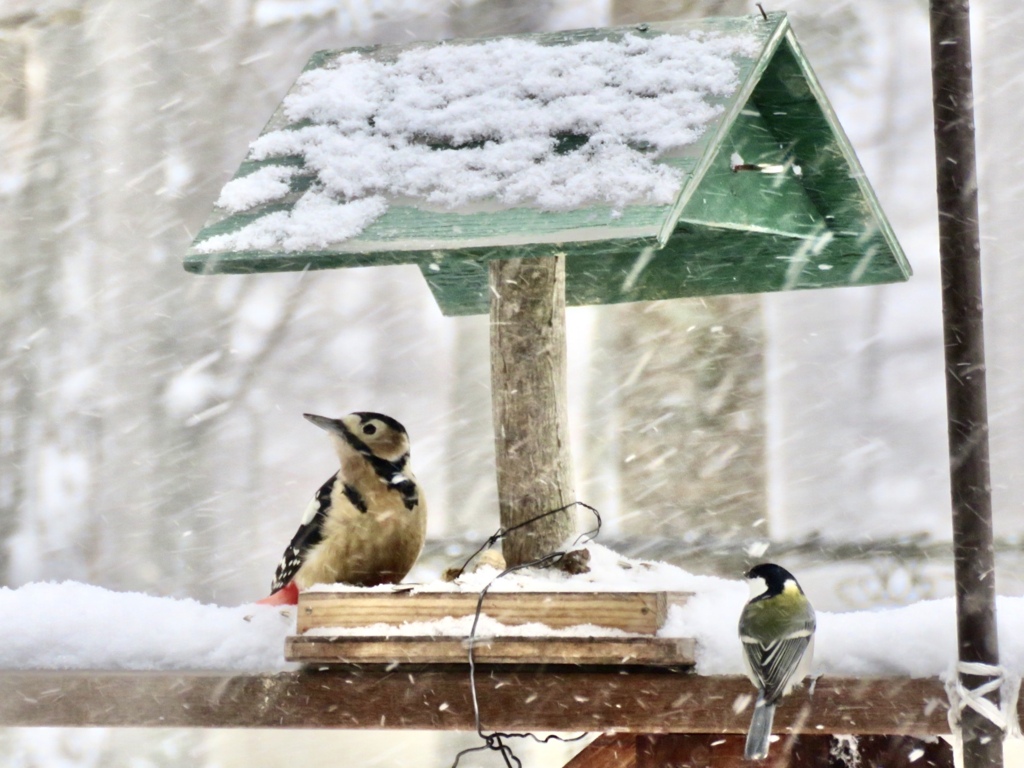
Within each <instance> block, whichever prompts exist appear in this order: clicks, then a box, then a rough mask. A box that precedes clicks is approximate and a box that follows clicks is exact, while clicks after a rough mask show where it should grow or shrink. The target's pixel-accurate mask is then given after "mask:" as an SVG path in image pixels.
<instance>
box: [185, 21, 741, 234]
mask: <svg viewBox="0 0 1024 768" xmlns="http://www.w3.org/2000/svg"><path fill="white" fill-rule="evenodd" d="M759 46H760V44H759V43H758V41H757V40H756V39H755V38H754V37H753V36H751V35H741V36H725V35H718V34H712V33H699V32H692V33H689V34H685V35H674V34H663V35H647V36H641V35H636V34H626V35H625V36H623V37H622V38H621V39H618V40H589V41H584V42H577V43H575V44H573V45H564V46H563V45H542V44H540V43H538V42H535V41H532V40H524V39H517V38H504V39H495V40H489V41H484V42H477V43H473V44H439V45H435V46H429V47H414V48H410V49H406V50H403V51H402V52H400V53H398V54H397V55H396V56H393V57H391V58H386V57H385V56H384V55H377V54H373V53H361V52H343V53H341V54H340V55H338V56H337V57H336V58H335V59H334V60H333V61H331V62H330V63H329V64H328V65H327V66H324V67H322V68H315V69H309V70H307V71H306V72H304V73H303V74H302V75H301V76H300V77H299V79H298V81H297V82H296V84H295V87H294V88H293V89H292V91H291V92H290V93H289V95H288V96H287V97H286V98H285V100H284V103H283V105H282V109H283V117H284V118H285V119H286V120H287V122H288V123H289V125H287V126H286V127H284V128H281V129H279V130H272V131H269V132H267V133H265V134H263V135H262V136H261V137H260V138H258V139H257V140H256V141H255V142H253V143H252V144H251V145H250V150H249V160H252V161H258V162H259V161H273V160H274V159H275V158H295V157H301V158H302V162H303V166H304V168H300V167H299V166H296V165H294V164H293V163H294V159H292V160H289V161H283V162H282V163H281V164H274V163H273V162H271V164H269V165H265V166H263V167H260V168H258V169H257V170H255V171H253V172H251V173H249V174H248V175H246V176H242V177H239V178H235V179H234V180H232V181H230V182H228V184H227V185H225V187H224V189H223V190H222V192H221V195H220V198H219V199H218V201H217V206H218V207H219V208H220V209H222V210H223V211H225V212H227V213H238V212H240V211H245V210H248V209H250V208H252V207H254V206H259V205H264V204H268V203H275V202H278V201H282V200H284V199H285V198H286V196H287V195H288V194H289V192H290V182H291V181H292V179H293V177H294V176H296V174H305V173H309V172H313V173H315V180H314V181H313V183H312V185H311V187H310V188H309V189H308V190H307V191H306V192H305V193H304V194H303V195H302V197H301V198H300V199H299V200H298V201H297V202H296V203H295V205H294V206H293V207H291V208H290V209H288V210H278V211H274V212H270V213H266V214H265V215H263V216H261V217H259V218H257V219H256V220H254V221H252V222H251V223H249V224H247V225H246V226H244V227H242V228H241V229H239V230H236V231H234V232H229V233H225V234H219V235H216V236H214V237H211V238H209V239H207V240H205V241H203V242H201V243H198V244H196V250H198V251H200V252H204V253H209V252H213V251H223V250H249V249H283V250H285V251H297V250H302V249H305V248H324V247H326V246H327V245H329V244H330V243H334V242H340V241H343V240H347V239H350V238H352V237H355V236H356V235H358V234H359V233H360V232H362V231H363V229H365V228H366V227H367V226H369V225H370V224H371V223H372V222H374V221H375V220H377V219H378V218H379V217H380V216H382V215H383V214H384V212H385V211H386V210H387V209H388V205H389V201H390V200H395V199H412V200H415V201H418V202H419V203H421V204H426V205H429V206H438V207H440V208H442V209H445V210H453V209H457V208H465V207H466V206H469V205H473V204H482V203H487V204H488V205H492V206H493V205H498V206H520V205H529V206H535V207H538V208H541V209H543V210H551V211H561V210H568V209H572V208H576V207H578V206H581V205H583V204H599V203H600V204H606V205H610V206H612V208H613V209H614V210H618V209H621V208H622V207H623V206H626V205H629V204H633V203H643V204H649V205H670V204H672V203H673V201H674V200H675V197H676V195H677V194H678V192H679V190H680V187H681V184H682V180H683V172H682V171H681V170H680V169H678V168H674V167H672V166H671V165H666V164H663V163H661V162H659V158H662V157H664V156H665V155H666V154H669V153H671V152H672V151H673V150H678V149H679V148H681V147H684V146H686V145H688V144H692V143H693V142H695V141H696V140H697V139H698V138H699V137H700V136H701V134H702V133H703V132H704V131H705V129H706V128H707V126H708V125H709V123H710V122H711V121H712V120H714V119H715V118H716V117H717V116H718V115H719V114H720V113H721V111H722V107H721V106H720V104H719V103H718V102H720V101H721V100H723V99H724V98H727V97H728V96H730V95H731V94H732V92H733V91H734V90H735V89H736V88H737V87H738V85H739V78H738V68H737V64H736V63H735V61H734V60H733V58H732V57H734V56H736V55H743V56H747V57H751V56H754V55H756V53H757V51H758V50H759ZM613 215H614V214H613Z"/></svg>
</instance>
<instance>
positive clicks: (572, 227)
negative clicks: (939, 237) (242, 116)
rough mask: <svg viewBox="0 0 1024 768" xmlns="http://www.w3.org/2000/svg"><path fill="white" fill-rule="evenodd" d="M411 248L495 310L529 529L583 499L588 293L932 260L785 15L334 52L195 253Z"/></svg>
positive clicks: (243, 268)
mask: <svg viewBox="0 0 1024 768" xmlns="http://www.w3.org/2000/svg"><path fill="white" fill-rule="evenodd" d="M392 264H414V265H416V266H418V267H419V268H420V270H421V271H422V274H423V276H424V277H425V279H426V282H427V285H428V286H429V287H430V290H431V291H432V292H433V295H434V297H435V299H436V300H437V303H438V305H439V307H440V308H441V310H442V312H444V313H445V314H448V315H464V314H474V313H483V312H487V311H488V309H490V312H491V321H492V322H491V370H492V398H493V401H494V407H493V413H494V422H495V425H496V430H495V431H496V448H497V474H498V496H499V504H500V513H501V522H502V525H503V526H504V527H505V528H510V527H512V526H513V525H515V524H516V523H520V522H522V521H524V520H526V519H529V518H531V517H535V516H536V515H537V514H538V513H542V512H544V511H547V510H552V509H556V508H559V507H562V506H564V505H566V504H570V503H571V502H573V501H575V494H574V491H573V489H572V487H571V486H572V479H571V478H572V471H571V466H572V465H571V458H570V456H569V453H568V426H567V423H566V422H567V418H566V404H565V399H566V395H565V336H564V333H565V330H564V306H565V305H566V304H568V305H579V304H607V303H615V302H623V301H642V300H654V299H672V298H677V297H686V296H704V295H711V294H725V293H752V292H765V291H780V290H793V289H806V288H822V287H829V286H850V285H871V284H878V283H888V282H895V281H901V280H906V279H907V278H908V277H909V275H910V267H909V265H908V263H907V261H906V258H905V256H904V255H903V253H902V251H901V249H900V246H899V244H898V243H897V242H896V239H895V237H894V235H893V232H892V229H891V228H890V226H889V223H888V222H887V220H886V218H885V216H884V214H883V213H882V210H881V208H880V207H879V204H878V201H877V199H876V198H875V195H874V193H873V192H872V190H871V187H870V186H869V184H868V182H867V179H866V178H865V176H864V172H863V170H862V169H861V167H860V165H859V163H858V161H857V159H856V156H855V154H854V152H853V149H852V148H851V146H850V144H849V142H848V140H847V138H846V136H845V135H844V134H843V131H842V128H841V127H840V125H839V123H838V121H837V119H836V117H835V115H834V114H833V112H832V109H831V107H830V106H829V104H828V101H827V100H826V98H825V96H824V94H823V92H822V89H821V86H820V85H819V84H818V81H817V79H816V78H815V76H814V74H813V72H812V71H811V69H810V67H809V65H808V63H807V61H806V59H805V57H804V55H803V52H802V51H801V49H800V46H799V45H798V43H797V41H796V38H795V36H794V34H793V32H792V30H791V28H790V25H789V21H788V19H787V17H786V15H785V14H784V13H773V14H767V15H756V16H751V17H745V18H718V19H704V20H698V21H675V22H664V23H657V24H640V25H635V26H629V27H621V28H614V29H598V30H583V31H575V32H558V33H548V34H539V35H525V36H517V37H505V38H494V39H488V40H456V41H445V42H441V43H414V44H410V45H403V46H389V47H374V48H359V49H352V50H348V51H323V52H319V53H317V54H315V55H314V56H313V57H312V58H311V60H310V61H309V63H308V65H307V66H306V69H305V70H304V72H303V73H302V74H301V75H300V77H299V78H298V80H297V81H296V83H295V85H294V86H293V87H292V89H291V90H290V91H289V93H288V95H287V96H286V97H285V99H284V101H283V102H282V104H281V106H280V107H279V108H278V109H277V111H276V112H275V114H274V116H273V117H272V118H271V120H270V122H269V123H268V125H267V126H266V128H265V129H264V131H263V133H262V134H261V135H260V137H259V138H258V139H257V140H256V141H255V142H253V144H252V145H251V147H250V152H249V156H248V158H247V159H246V161H245V162H244V163H243V164H242V166H241V167H240V168H239V170H238V172H237V174H236V175H235V177H234V179H232V180H231V181H230V182H229V183H228V184H227V185H226V186H225V187H224V190H223V191H222V193H221V196H220V198H219V200H218V201H217V206H216V208H215V210H214V212H213V214H212V215H211V217H210V219H209V220H208V222H207V223H206V225H205V227H204V228H203V229H202V231H200V232H199V234H198V235H197V237H196V238H195V241H194V242H193V244H192V247H191V249H190V250H189V252H188V254H187V255H186V257H185V268H186V269H187V270H190V271H192V272H196V273H200V274H210V273H224V272H233V273H240V272H242V273H244V272H268V271H286V270H311V269H330V268H340V267H364V266H374V265H392ZM571 527H572V523H571V516H570V513H569V512H565V513H563V514H561V515H560V516H559V517H553V518H550V519H548V520H545V521H544V522H543V524H539V525H537V526H534V527H533V528H531V530H530V533H529V534H527V533H526V532H525V531H517V532H516V533H515V534H514V535H513V536H512V537H510V538H509V539H506V541H505V542H504V547H505V554H506V558H507V560H508V561H509V564H516V563H520V562H524V561H526V560H529V559H533V558H534V557H537V556H539V554H540V553H544V552H548V551H550V550H551V549H552V548H553V547H556V546H558V545H559V544H560V543H561V542H562V541H563V540H564V539H565V537H566V535H567V534H568V533H570V532H571Z"/></svg>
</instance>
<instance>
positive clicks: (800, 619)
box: [739, 563, 814, 760]
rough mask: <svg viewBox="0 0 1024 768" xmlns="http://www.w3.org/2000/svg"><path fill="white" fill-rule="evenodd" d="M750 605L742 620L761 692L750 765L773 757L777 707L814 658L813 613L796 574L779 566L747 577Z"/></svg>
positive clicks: (751, 672) (747, 657)
mask: <svg viewBox="0 0 1024 768" xmlns="http://www.w3.org/2000/svg"><path fill="white" fill-rule="evenodd" d="M746 576H747V583H748V584H749V586H750V600H749V602H748V603H747V604H746V605H745V606H744V608H743V613H742V614H741V615H740V627H739V629H740V640H741V641H742V643H743V661H744V662H745V664H746V668H747V677H749V678H750V681H751V682H752V683H753V684H754V685H755V686H757V702H756V703H755V704H754V716H753V718H752V719H751V721H750V730H749V731H747V746H746V749H745V750H744V756H745V757H746V758H747V760H763V759H764V758H766V757H768V739H769V737H770V736H771V733H772V719H773V718H774V716H775V704H776V702H778V700H779V699H780V698H781V697H783V696H785V695H786V694H787V693H789V692H790V691H791V690H792V689H793V687H794V686H796V685H799V684H800V683H801V682H802V681H803V679H804V678H805V677H806V676H807V673H808V672H809V671H810V668H811V658H812V657H813V655H814V609H813V608H812V607H811V603H810V601H809V600H808V599H807V596H806V595H805V594H804V591H803V590H802V589H801V588H800V585H799V584H798V583H797V580H796V578H794V576H793V574H791V573H790V572H789V571H787V570H786V569H785V568H782V567H781V566H778V565H775V564H774V563H762V564H761V565H756V566H754V567H753V568H751V569H750V570H749V571H747V574H746Z"/></svg>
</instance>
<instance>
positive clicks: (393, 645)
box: [285, 591, 695, 667]
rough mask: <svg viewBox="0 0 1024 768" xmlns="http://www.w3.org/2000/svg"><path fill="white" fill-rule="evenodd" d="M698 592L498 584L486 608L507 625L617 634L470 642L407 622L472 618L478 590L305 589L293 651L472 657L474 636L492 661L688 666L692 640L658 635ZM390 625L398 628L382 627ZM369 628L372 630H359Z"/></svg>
mask: <svg viewBox="0 0 1024 768" xmlns="http://www.w3.org/2000/svg"><path fill="white" fill-rule="evenodd" d="M689 597H690V595H689V594H686V593H678V592H555V591H546V592H490V593H488V594H487V595H486V597H485V598H484V600H483V605H482V610H481V615H482V616H486V617H488V618H490V619H493V620H495V621H497V622H500V623H501V624H502V625H503V626H505V627H510V628H512V627H519V626H522V625H524V624H534V623H536V624H543V625H546V626H547V627H550V628H551V629H552V630H553V631H557V630H564V629H568V628H570V627H578V626H583V625H589V626H595V627H600V628H602V629H613V630H618V632H617V633H616V634H615V635H601V634H597V635H596V636H589V635H566V634H564V633H563V634H551V635H543V634H536V635H521V634H513V633H510V634H508V635H502V634H498V635H495V634H493V633H490V632H488V633H482V634H481V635H480V636H479V637H476V638H474V639H473V640H472V641H470V639H469V638H467V637H465V636H455V635H437V634H433V633H431V634H422V633H421V634H409V633H408V632H407V631H402V630H401V629H400V627H401V625H403V624H409V623H414V622H415V623H422V622H435V621H438V620H441V619H445V618H449V617H452V618H465V617H469V616H473V615H474V614H475V613H476V610H477V605H478V602H479V600H480V595H479V594H478V593H475V592H413V591H395V592H363V591H360V592H355V591H352V592H350V591H340V592H333V591H324V592H316V591H313V592H304V593H302V594H300V595H299V605H298V619H297V622H296V632H297V634H296V635H294V636H292V637H289V638H288V639H287V641H286V644H285V657H286V658H287V659H288V660H289V661H298V662H303V663H306V664H354V663H360V664H395V663H401V664H410V663H413V664H465V663H467V662H468V654H469V650H470V642H472V650H473V657H474V660H475V661H477V662H480V663H484V664H577V665H603V664H631V665H640V666H656V667H689V666H692V665H693V664H694V662H695V656H694V654H695V643H694V640H693V639H692V638H682V637H658V636H657V632H658V631H659V630H660V629H661V627H662V625H663V624H664V623H665V619H666V618H667V616H668V609H669V607H671V606H673V605H682V604H684V603H685V602H686V600H687V599H688V598H689ZM381 625H387V626H391V627H394V628H395V629H394V631H393V632H389V631H387V630H386V629H385V630H381ZM362 627H366V631H365V633H364V632H360V631H359V629H360V628H362ZM332 629H337V630H338V633H337V634H332ZM342 631H344V634H343V633H342ZM626 633H628V634H626Z"/></svg>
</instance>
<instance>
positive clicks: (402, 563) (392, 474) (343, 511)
mask: <svg viewBox="0 0 1024 768" xmlns="http://www.w3.org/2000/svg"><path fill="white" fill-rule="evenodd" d="M303 416H304V417H305V418H306V419H308V420H309V421H311V422H313V424H315V425H316V426H318V427H320V428H321V429H323V430H325V431H326V432H327V434H328V435H330V437H331V442H332V443H333V444H334V449H335V450H336V451H337V453H338V460H339V461H340V463H341V468H340V469H339V470H338V471H337V472H335V473H334V475H333V476H332V477H331V478H330V479H329V480H328V481H327V482H326V483H324V484H323V485H322V486H320V490H318V491H317V492H316V495H314V496H313V498H312V500H311V501H310V502H309V505H308V506H307V507H306V511H305V513H304V514H303V515H302V522H301V523H300V524H299V530H298V531H296V532H295V536H294V537H292V541H291V543H290V544H289V545H288V547H287V548H286V549H285V551H284V555H283V556H282V557H281V562H280V564H279V565H278V566H277V572H276V573H275V574H274V581H273V583H272V584H271V587H270V591H271V594H270V596H269V597H266V598H264V599H263V600H260V601H259V602H260V603H263V604H269V605H294V604H296V603H297V602H298V593H299V590H300V589H306V588H308V587H309V586H310V585H312V584H323V583H326V584H330V583H335V582H341V583H344V584H354V585H357V586H365V587H370V586H374V585H377V584H394V583H397V582H399V581H401V580H402V579H403V578H405V575H406V574H407V573H408V572H409V570H410V569H411V568H412V566H413V563H415V562H416V558H417V557H419V554H420V550H421V549H422V548H423V539H424V537H425V535H426V528H427V507H426V502H425V500H424V499H423V494H422V493H421V492H420V488H419V486H418V485H417V483H416V478H415V477H414V476H413V474H412V470H411V469H410V468H409V435H408V434H407V433H406V431H405V427H403V426H402V425H401V424H400V423H398V422H397V421H396V420H395V419H393V418H391V417H390V416H385V415H383V414H380V413H368V412H362V411H360V412H357V413H350V414H348V415H347V416H343V417H342V418H340V419H328V418H326V417H324V416H316V415H314V414H311V413H304V414H303Z"/></svg>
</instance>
